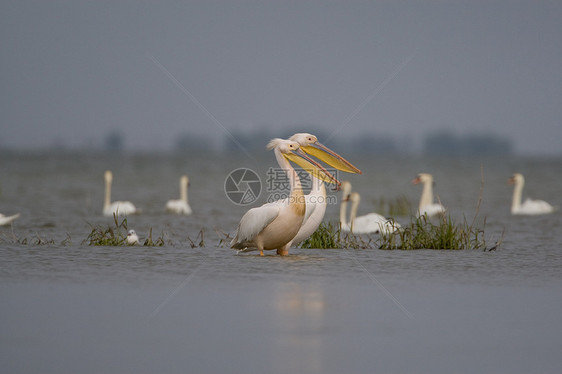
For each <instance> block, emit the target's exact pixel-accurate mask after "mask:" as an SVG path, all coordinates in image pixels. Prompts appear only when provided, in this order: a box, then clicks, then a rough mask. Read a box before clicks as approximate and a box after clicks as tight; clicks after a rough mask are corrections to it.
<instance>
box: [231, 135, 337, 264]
mask: <svg viewBox="0 0 562 374" xmlns="http://www.w3.org/2000/svg"><path fill="white" fill-rule="evenodd" d="M267 148H268V149H272V150H273V153H274V154H275V158H276V160H277V163H278V164H279V167H280V168H282V169H283V170H284V171H285V172H286V173H287V177H288V179H289V182H290V186H291V191H290V195H289V198H288V199H283V200H279V201H275V202H272V203H267V204H264V205H262V206H260V207H257V208H252V209H250V210H248V211H247V212H246V213H245V214H244V216H242V219H241V220H240V223H239V224H238V228H237V230H236V234H235V236H234V239H232V241H231V243H230V245H231V248H234V249H248V248H256V249H257V250H259V251H260V255H261V256H263V251H264V250H272V249H277V250H278V253H279V254H283V253H285V252H286V251H288V247H287V244H289V242H290V241H291V240H292V239H293V238H294V237H295V235H296V234H297V233H298V231H299V229H300V227H301V225H302V222H303V220H304V216H305V211H306V203H305V198H304V195H303V192H302V186H301V182H300V179H299V177H298V175H297V172H296V171H295V169H293V167H292V166H291V164H290V162H289V161H292V162H294V163H295V164H297V165H299V166H300V167H302V168H303V169H305V170H306V171H308V172H309V173H311V174H312V175H314V176H316V177H318V178H320V179H321V180H323V181H326V182H328V183H334V184H336V185H339V183H340V182H339V181H338V180H337V179H336V178H335V177H333V176H332V175H331V174H330V173H328V172H327V171H326V170H325V169H324V168H323V167H322V166H321V165H319V164H318V163H317V162H315V161H314V160H312V159H311V158H310V157H308V156H307V155H306V154H305V153H304V152H302V150H300V146H299V144H298V143H296V142H293V141H290V140H284V139H278V138H276V139H273V140H271V141H270V142H269V144H268V145H267Z"/></svg>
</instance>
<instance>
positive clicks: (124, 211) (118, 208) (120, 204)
mask: <svg viewBox="0 0 562 374" xmlns="http://www.w3.org/2000/svg"><path fill="white" fill-rule="evenodd" d="M104 177H105V200H104V204H103V214H104V215H105V216H113V214H114V213H115V214H118V215H120V216H126V215H129V214H136V213H138V212H139V211H138V210H137V208H135V206H134V205H133V203H131V202H130V201H114V202H113V203H112V202H111V182H112V181H113V173H111V171H110V170H106V171H105V174H104Z"/></svg>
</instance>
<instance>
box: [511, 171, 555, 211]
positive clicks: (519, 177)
mask: <svg viewBox="0 0 562 374" xmlns="http://www.w3.org/2000/svg"><path fill="white" fill-rule="evenodd" d="M508 183H509V184H514V185H515V188H514V189H513V198H512V200H511V214H525V215H539V214H548V213H552V212H554V210H555V209H554V207H553V206H552V205H550V204H549V203H547V202H546V201H543V200H531V199H529V198H527V199H526V200H525V201H524V202H523V204H521V195H522V192H523V186H524V185H525V178H524V177H523V174H520V173H515V174H513V176H512V177H511V178H509V179H508Z"/></svg>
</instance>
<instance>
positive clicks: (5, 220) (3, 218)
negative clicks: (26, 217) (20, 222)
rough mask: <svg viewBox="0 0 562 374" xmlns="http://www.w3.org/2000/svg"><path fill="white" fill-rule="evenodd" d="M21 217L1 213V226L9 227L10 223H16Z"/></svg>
mask: <svg viewBox="0 0 562 374" xmlns="http://www.w3.org/2000/svg"><path fill="white" fill-rule="evenodd" d="M19 216H20V214H19V213H17V214H14V215H13V216H5V215H3V214H2V213H0V226H4V225H9V224H10V223H12V222H14V220H16V219H18V218H19Z"/></svg>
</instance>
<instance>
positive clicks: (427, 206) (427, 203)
mask: <svg viewBox="0 0 562 374" xmlns="http://www.w3.org/2000/svg"><path fill="white" fill-rule="evenodd" d="M412 183H413V184H419V183H423V189H422V194H421V198H420V205H419V208H418V215H419V216H423V215H425V214H427V216H428V217H431V216H435V215H438V214H443V213H445V212H446V211H447V209H446V208H445V207H444V206H443V205H441V204H439V203H434V202H433V184H434V182H433V176H432V175H431V174H427V173H420V174H418V175H417V176H416V178H414V180H413V181H412Z"/></svg>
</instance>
